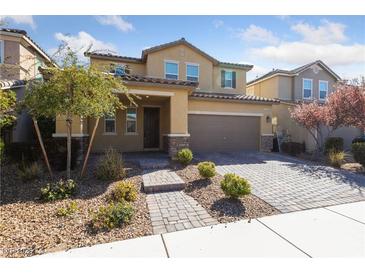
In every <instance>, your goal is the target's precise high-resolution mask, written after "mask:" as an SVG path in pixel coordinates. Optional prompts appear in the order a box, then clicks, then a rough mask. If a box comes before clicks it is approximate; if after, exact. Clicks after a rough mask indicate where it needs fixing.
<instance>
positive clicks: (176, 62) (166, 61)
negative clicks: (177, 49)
mask: <svg viewBox="0 0 365 274" xmlns="http://www.w3.org/2000/svg"><path fill="white" fill-rule="evenodd" d="M166 63H173V64H176V65H177V74H175V73H168V74H170V75H176V76H177V79H176V80H179V61H175V60H164V73H165V74H164V77H165V79H168V80H175V79H169V78H167V77H166Z"/></svg>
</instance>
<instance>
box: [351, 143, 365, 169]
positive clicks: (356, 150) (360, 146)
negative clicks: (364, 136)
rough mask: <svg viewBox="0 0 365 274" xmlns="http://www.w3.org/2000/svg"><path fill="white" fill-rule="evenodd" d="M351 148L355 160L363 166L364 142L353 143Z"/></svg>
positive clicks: (364, 159)
mask: <svg viewBox="0 0 365 274" xmlns="http://www.w3.org/2000/svg"><path fill="white" fill-rule="evenodd" d="M351 148H352V154H353V155H354V159H355V161H356V162H358V163H360V164H361V165H362V166H363V167H365V143H353V144H352V146H351Z"/></svg>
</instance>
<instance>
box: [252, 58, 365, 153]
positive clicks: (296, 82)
mask: <svg viewBox="0 0 365 274" xmlns="http://www.w3.org/2000/svg"><path fill="white" fill-rule="evenodd" d="M340 80H341V78H340V77H339V76H338V75H337V74H336V73H335V72H333V71H332V70H331V69H330V68H329V67H328V66H327V65H326V64H325V63H324V62H322V61H320V60H318V61H315V62H312V63H309V64H306V65H304V66H301V67H299V68H296V69H293V70H281V69H276V70H273V71H270V72H269V73H267V74H265V75H263V76H261V77H258V78H256V79H255V80H253V81H250V82H248V83H247V94H249V95H255V96H263V97H267V98H275V99H279V100H280V104H278V105H274V106H273V125H274V132H275V133H277V134H278V135H279V136H283V135H284V136H288V137H289V138H290V139H291V140H292V141H295V142H300V143H302V142H305V144H306V148H307V150H309V151H311V150H313V149H314V148H315V142H314V139H313V137H312V136H311V135H310V134H309V133H308V132H307V130H305V129H304V128H302V127H300V126H298V125H297V124H296V123H295V122H294V121H293V120H292V119H291V118H290V113H289V109H290V108H292V107H294V106H295V105H296V104H298V103H301V102H312V101H313V100H317V101H318V102H323V103H324V102H325V101H326V98H327V96H328V94H329V93H331V92H332V91H333V90H334V85H335V84H336V82H337V81H340ZM359 135H361V130H360V129H356V128H339V129H337V130H336V131H335V132H333V134H332V136H337V137H342V138H344V144H345V148H346V149H349V148H350V145H351V141H352V139H353V138H355V137H357V136H359ZM323 141H324V140H322V142H323Z"/></svg>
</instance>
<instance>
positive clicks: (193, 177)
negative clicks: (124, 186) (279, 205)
mask: <svg viewBox="0 0 365 274" xmlns="http://www.w3.org/2000/svg"><path fill="white" fill-rule="evenodd" d="M175 169H176V170H177V171H176V173H177V174H178V175H179V176H180V177H181V178H182V179H183V180H184V181H185V182H186V183H187V186H186V188H185V190H184V191H185V193H186V194H188V195H190V196H191V197H193V198H194V199H195V200H196V201H197V202H198V203H199V204H201V205H202V206H203V207H204V208H205V209H206V210H207V211H208V213H209V214H210V215H211V216H212V217H214V218H216V219H217V220H218V221H219V222H221V223H226V222H232V221H237V220H240V219H251V218H259V217H263V216H268V215H274V214H278V213H280V212H279V211H278V210H277V209H275V208H274V207H272V206H271V205H269V204H268V203H266V202H264V201H263V200H261V199H260V198H258V197H256V196H255V195H253V194H248V195H245V196H243V197H241V198H238V199H235V198H227V197H226V195H225V194H224V192H223V191H222V189H221V185H220V183H221V181H222V180H223V177H222V176H221V175H219V174H216V175H214V176H213V177H212V178H210V179H203V178H202V177H201V176H200V174H199V171H198V168H197V166H196V165H195V164H190V165H188V166H186V167H185V168H178V167H177V166H176V167H175Z"/></svg>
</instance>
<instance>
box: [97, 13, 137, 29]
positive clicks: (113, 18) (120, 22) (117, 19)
mask: <svg viewBox="0 0 365 274" xmlns="http://www.w3.org/2000/svg"><path fill="white" fill-rule="evenodd" d="M96 20H97V21H98V22H99V23H100V24H102V25H106V26H113V27H116V28H117V29H118V30H120V31H123V32H129V31H132V30H134V27H133V25H132V24H131V23H129V22H127V21H126V20H124V19H123V18H122V16H119V15H103V16H96Z"/></svg>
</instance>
